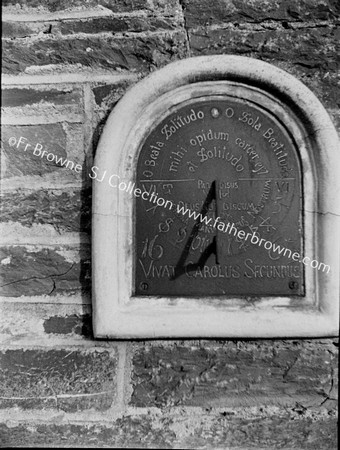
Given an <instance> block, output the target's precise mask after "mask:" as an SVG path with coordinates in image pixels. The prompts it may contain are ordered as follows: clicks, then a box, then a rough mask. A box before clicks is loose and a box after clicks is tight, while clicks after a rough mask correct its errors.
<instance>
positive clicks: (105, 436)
mask: <svg viewBox="0 0 340 450" xmlns="http://www.w3.org/2000/svg"><path fill="white" fill-rule="evenodd" d="M336 430H337V421H336V418H335V417H322V416H321V417H320V416H317V415H314V416H313V417H298V415H297V414H294V413H291V414H289V413H287V412H286V413H282V414H274V413H273V412H269V413H267V414H264V413H261V412H260V411H257V412H256V413H255V417H252V418H249V417H248V418H247V417H245V415H242V413H236V412H233V411H225V412H222V413H210V414H209V413H203V412H202V413H201V414H199V413H198V411H195V412H189V411H182V412H181V414H179V415H176V414H171V413H168V414H166V415H165V414H163V415H159V414H152V413H149V414H138V415H135V416H131V415H128V416H125V417H122V418H118V419H116V420H114V421H112V422H110V423H109V424H106V425H105V424H103V423H96V424H93V423H88V424H66V423H60V424H55V423H29V422H28V423H20V424H18V423H15V424H13V423H11V424H9V425H8V426H7V425H6V424H3V425H1V428H0V433H1V435H2V439H3V443H4V445H6V446H11V447H15V446H18V447H20V446H22V445H25V446H26V445H29V446H41V445H42V446H46V445H47V446H51V445H54V446H62V447H64V446H65V445H66V446H68V447H69V446H71V447H72V446H77V447H79V446H86V447H88V446H93V447H97V448H98V447H112V448H162V449H165V448H188V449H191V448H192V449H207V448H211V449H213V448H225V449H227V448H228V449H230V450H236V449H240V448H242V449H259V448H261V449H270V450H272V449H274V448H275V449H282V450H292V449H299V450H307V449H310V450H316V449H318V450H319V449H322V450H335V449H336V448H337V447H336Z"/></svg>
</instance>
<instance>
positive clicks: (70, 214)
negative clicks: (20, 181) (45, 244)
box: [0, 189, 92, 232]
mask: <svg viewBox="0 0 340 450" xmlns="http://www.w3.org/2000/svg"><path fill="white" fill-rule="evenodd" d="M91 198H92V197H91V189H84V190H79V189H77V190H72V189H68V190H65V191H62V190H45V189H41V190H38V191H30V192H27V191H24V190H19V191H16V192H10V193H6V194H3V195H2V196H1V199H0V200H1V217H0V222H3V223H5V222H16V223H19V224H21V225H23V226H25V227H31V226H32V225H34V224H42V225H52V226H53V228H54V229H55V230H57V231H58V232H70V231H76V232H90V229H91Z"/></svg>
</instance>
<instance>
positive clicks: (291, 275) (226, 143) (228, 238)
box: [134, 95, 304, 298]
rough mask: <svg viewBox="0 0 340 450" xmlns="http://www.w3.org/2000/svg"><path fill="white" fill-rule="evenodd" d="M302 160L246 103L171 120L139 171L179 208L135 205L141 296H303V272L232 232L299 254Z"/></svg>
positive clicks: (228, 101)
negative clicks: (232, 229) (250, 235)
mask: <svg viewBox="0 0 340 450" xmlns="http://www.w3.org/2000/svg"><path fill="white" fill-rule="evenodd" d="M297 154H298V153H297V148H296V144H295V143H294V142H293V141H292V138H291V137H290V135H289V133H288V132H287V130H286V129H285V127H284V125H283V124H282V123H281V122H280V121H279V120H278V119H277V118H276V117H275V116H274V115H273V114H272V113H270V112H268V111H266V110H265V109H264V108H262V107H260V106H259V105H258V104H253V103H252V102H251V101H249V100H247V101H245V100H241V99H238V98H235V97H229V96H227V95H225V96H223V97H222V96H219V97H217V96H216V97H213V96H212V97H204V98H202V99H196V100H188V101H187V102H184V103H183V104H182V105H180V106H179V107H177V108H174V110H173V111H170V112H169V114H168V116H167V117H166V118H165V119H164V120H163V121H162V122H161V123H159V124H158V125H157V126H155V127H154V128H153V129H152V130H151V132H150V133H149V135H148V136H147V137H146V139H145V141H144V143H143V144H142V146H141V149H140V154H139V159H138V164H137V175H136V185H137V186H138V187H139V188H140V189H141V190H142V191H143V190H145V191H147V192H148V193H150V194H151V193H152V195H153V196H154V198H155V199H156V198H160V197H161V198H163V199H165V201H168V202H169V203H170V202H172V205H173V207H172V208H164V207H162V206H160V204H159V203H157V202H156V201H154V204H152V203H151V202H150V201H148V202H145V201H143V199H142V198H141V197H139V198H136V199H135V214H136V217H135V230H134V243H135V264H134V277H135V294H136V295H144V296H145V295H146V296H150V295H151V296H157V295H165V296H177V297H179V296H182V297H185V296H197V295H199V296H211V295H213V296H222V297H226V298H227V297H228V296H235V295H241V296H278V295H285V296H287V295H294V296H303V295H304V271H303V265H302V263H301V262H299V261H293V260H292V259H289V258H287V257H286V256H285V255H283V254H279V253H277V252H274V251H273V250H272V248H270V249H266V248H264V247H260V246H257V245H254V243H252V242H250V239H249V240H247V241H245V240H244V239H241V238H240V237H239V236H238V235H237V234H236V233H235V234H233V233H231V232H227V230H228V231H229V230H230V227H231V224H233V226H234V227H236V228H237V231H241V230H242V231H243V232H244V235H245V234H246V233H250V234H253V233H255V234H256V236H258V238H259V239H260V238H264V239H265V240H268V241H271V242H272V243H275V244H277V245H282V246H285V247H288V248H290V249H291V251H292V253H293V252H298V253H300V254H301V255H302V254H303V232H302V230H303V217H302V216H301V211H302V192H303V189H302V177H301V170H300V162H299V159H298V156H297ZM157 196H158V197H157ZM228 224H229V225H228ZM228 227H229V228H228ZM293 285H294V289H292V286H293ZM145 286H147V288H145Z"/></svg>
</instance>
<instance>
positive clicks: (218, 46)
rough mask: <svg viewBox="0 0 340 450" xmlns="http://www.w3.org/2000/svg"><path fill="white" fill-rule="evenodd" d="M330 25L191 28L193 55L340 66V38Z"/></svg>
mask: <svg viewBox="0 0 340 450" xmlns="http://www.w3.org/2000/svg"><path fill="white" fill-rule="evenodd" d="M336 33H337V32H336V30H335V29H334V28H330V27H324V28H315V29H310V30H308V31H307V30H287V31H274V30H270V31H249V30H247V31H245V30H238V31H235V30H231V29H211V28H207V29H205V30H197V31H192V32H191V33H190V45H191V49H192V51H193V54H194V55H207V54H219V53H226V54H230V53H234V54H239V55H244V56H250V57H258V58H261V59H266V60H268V61H269V62H272V61H287V62H289V63H290V64H295V65H299V66H302V67H305V68H307V69H322V70H323V71H332V70H336V69H337V68H338V54H339V50H340V49H339V40H338V38H337V37H336Z"/></svg>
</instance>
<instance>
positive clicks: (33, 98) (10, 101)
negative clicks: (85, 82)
mask: <svg viewBox="0 0 340 450" xmlns="http://www.w3.org/2000/svg"><path fill="white" fill-rule="evenodd" d="M81 101H82V94H81V90H80V89H79V88H78V87H72V88H71V87H69V88H60V89H54V88H51V89H49V90H41V89H36V88H33V87H30V88H29V89H28V88H23V89H18V88H12V89H11V88H4V89H3V91H2V100H1V105H2V106H3V107H18V106H20V107H22V106H28V105H33V104H38V103H42V102H44V103H46V102H48V103H53V104H54V105H75V104H78V103H81Z"/></svg>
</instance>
